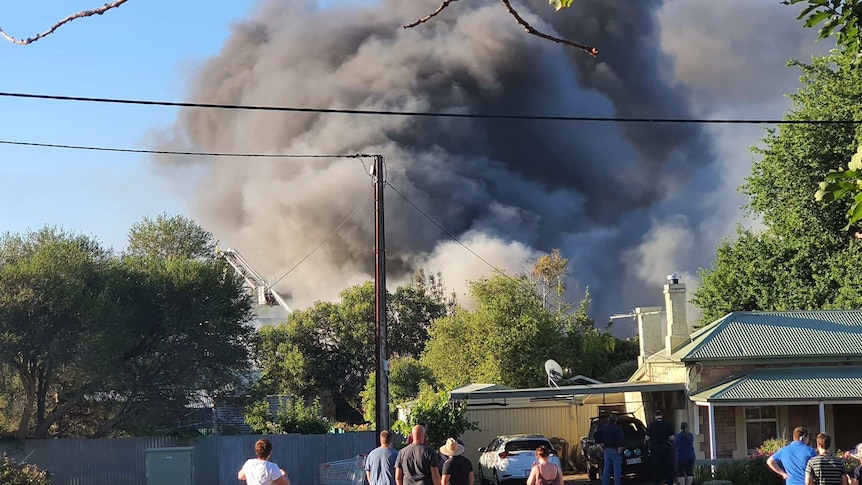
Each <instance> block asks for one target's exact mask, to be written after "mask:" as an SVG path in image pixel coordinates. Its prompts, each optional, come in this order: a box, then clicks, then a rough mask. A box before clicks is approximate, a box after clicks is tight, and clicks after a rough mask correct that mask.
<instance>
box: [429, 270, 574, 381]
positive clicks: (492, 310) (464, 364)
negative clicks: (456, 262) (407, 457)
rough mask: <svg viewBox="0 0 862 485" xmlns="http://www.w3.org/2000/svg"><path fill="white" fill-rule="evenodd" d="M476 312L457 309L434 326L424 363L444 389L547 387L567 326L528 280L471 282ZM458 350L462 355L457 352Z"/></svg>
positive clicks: (493, 278) (504, 279)
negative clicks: (547, 365) (549, 366)
mask: <svg viewBox="0 0 862 485" xmlns="http://www.w3.org/2000/svg"><path fill="white" fill-rule="evenodd" d="M469 296H470V299H471V301H472V303H473V305H474V306H475V310H466V309H464V308H456V309H455V311H454V312H453V313H452V314H451V315H448V316H446V317H443V318H440V319H438V320H436V321H435V322H434V325H433V326H432V328H431V338H430V340H429V341H428V344H427V346H426V350H425V354H424V355H423V356H422V362H423V363H424V364H425V365H427V366H428V367H430V368H432V369H434V374H435V376H436V378H437V380H438V382H440V384H441V385H443V386H446V387H456V386H460V385H464V384H468V383H470V382H493V383H496V384H501V385H505V386H511V387H531V386H536V385H541V384H542V383H543V382H544V381H545V373H544V369H543V367H542V363H543V362H545V360H547V359H548V358H549V357H551V356H552V355H556V354H557V353H558V352H557V351H558V349H559V348H560V345H561V342H562V339H561V331H562V325H561V322H560V321H559V320H558V319H555V318H554V317H553V315H552V314H551V313H550V312H549V311H548V310H546V309H545V308H544V307H543V306H542V302H541V301H540V299H539V298H538V297H537V295H536V293H535V290H534V288H533V285H532V284H531V283H530V282H529V281H528V280H527V279H526V278H525V277H509V276H504V275H497V276H494V277H492V278H487V279H480V280H477V281H473V282H470V284H469ZM453 349H458V351H457V352H454V351H453Z"/></svg>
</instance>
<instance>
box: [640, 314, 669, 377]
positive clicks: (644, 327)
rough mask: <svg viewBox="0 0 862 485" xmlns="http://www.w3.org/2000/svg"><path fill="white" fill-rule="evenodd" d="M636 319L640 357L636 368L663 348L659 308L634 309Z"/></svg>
mask: <svg viewBox="0 0 862 485" xmlns="http://www.w3.org/2000/svg"><path fill="white" fill-rule="evenodd" d="M635 316H637V319H638V336H639V337H640V339H639V340H640V348H641V349H640V350H641V352H640V356H639V357H638V366H642V365H643V363H644V362H645V361H646V359H647V358H648V357H649V356H651V355H653V354H655V353H656V352H658V351H659V350H661V349H663V348H664V342H663V341H662V338H661V307H660V306H648V307H638V308H635Z"/></svg>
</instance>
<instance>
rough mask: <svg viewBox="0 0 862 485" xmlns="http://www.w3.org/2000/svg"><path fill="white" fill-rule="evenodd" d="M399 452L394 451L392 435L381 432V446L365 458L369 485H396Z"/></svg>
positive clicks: (386, 431)
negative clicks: (396, 465) (396, 466)
mask: <svg viewBox="0 0 862 485" xmlns="http://www.w3.org/2000/svg"><path fill="white" fill-rule="evenodd" d="M397 457H398V452H397V451H395V450H393V449H392V433H390V432H389V430H386V429H384V430H383V431H381V432H380V446H378V447H377V448H374V449H373V450H371V452H370V453H368V456H367V457H365V478H367V479H368V485H395V459H396V458H397Z"/></svg>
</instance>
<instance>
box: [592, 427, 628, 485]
mask: <svg viewBox="0 0 862 485" xmlns="http://www.w3.org/2000/svg"><path fill="white" fill-rule="evenodd" d="M594 439H595V440H596V443H601V444H602V445H604V448H605V451H604V457H603V458H604V459H603V464H602V485H610V483H611V469H613V472H614V485H620V484H621V483H622V479H623V477H622V473H623V457H622V455H620V452H621V451H622V449H623V448H624V447H625V445H626V436H625V433H623V429H622V428H620V426H619V425H618V424H617V416H616V414H611V415H610V416H608V422H607V423H605V424H603V425H601V426H599V429H597V430H596V434H595V436H594Z"/></svg>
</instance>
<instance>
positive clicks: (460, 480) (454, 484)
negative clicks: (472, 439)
mask: <svg viewBox="0 0 862 485" xmlns="http://www.w3.org/2000/svg"><path fill="white" fill-rule="evenodd" d="M462 453H464V445H462V444H461V443H458V442H457V441H455V439H454V438H449V439H447V440H446V444H445V445H443V446H441V447H440V454H441V455H443V456H447V457H448V459H447V460H446V461H445V462H444V463H443V470H442V473H441V474H440V476H441V483H442V485H473V482H474V481H475V476H474V475H473V464H472V463H470V460H468V459H467V457H465V456H464V455H463V454H462Z"/></svg>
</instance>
